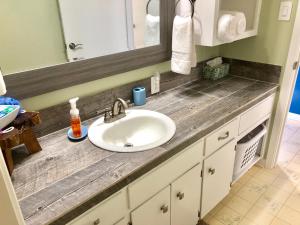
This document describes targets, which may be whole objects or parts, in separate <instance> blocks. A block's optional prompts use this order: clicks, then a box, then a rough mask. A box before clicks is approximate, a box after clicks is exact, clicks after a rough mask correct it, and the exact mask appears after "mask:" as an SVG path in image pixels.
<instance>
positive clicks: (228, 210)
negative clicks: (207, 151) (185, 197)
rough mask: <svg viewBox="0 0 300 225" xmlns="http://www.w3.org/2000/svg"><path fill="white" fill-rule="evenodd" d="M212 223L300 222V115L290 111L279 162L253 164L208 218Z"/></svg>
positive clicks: (278, 224)
mask: <svg viewBox="0 0 300 225" xmlns="http://www.w3.org/2000/svg"><path fill="white" fill-rule="evenodd" d="M205 222H206V223H208V224H209V225H300V116H296V115H294V114H290V115H289V117H288V121H287V124H286V127H285V132H284V137H283V142H282V146H281V151H280V154H279V160H278V166H277V167H276V168H275V169H272V170H269V169H264V168H261V167H259V166H254V167H253V168H252V169H251V170H249V171H248V172H247V173H246V174H245V175H244V176H243V177H242V178H241V179H240V180H239V181H238V182H236V183H235V184H234V185H233V187H232V190H231V192H230V194H229V195H228V196H227V197H226V198H225V199H224V200H223V201H222V202H221V203H220V204H219V205H217V206H216V207H215V209H213V210H212V211H211V212H210V213H209V214H208V215H207V216H206V218H205Z"/></svg>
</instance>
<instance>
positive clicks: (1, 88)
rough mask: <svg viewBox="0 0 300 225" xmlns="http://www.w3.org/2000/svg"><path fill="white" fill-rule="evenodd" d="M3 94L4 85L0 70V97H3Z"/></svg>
mask: <svg viewBox="0 0 300 225" xmlns="http://www.w3.org/2000/svg"><path fill="white" fill-rule="evenodd" d="M5 94H6V85H5V82H4V79H3V75H2V72H1V68H0V95H5Z"/></svg>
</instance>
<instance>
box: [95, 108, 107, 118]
mask: <svg viewBox="0 0 300 225" xmlns="http://www.w3.org/2000/svg"><path fill="white" fill-rule="evenodd" d="M110 113H111V109H110V108H105V109H101V110H97V111H96V115H97V116H101V115H104V116H105V115H108V114H110Z"/></svg>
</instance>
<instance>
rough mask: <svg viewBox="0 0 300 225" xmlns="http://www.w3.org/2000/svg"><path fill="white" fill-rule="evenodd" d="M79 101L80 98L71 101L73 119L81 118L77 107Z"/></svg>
mask: <svg viewBox="0 0 300 225" xmlns="http://www.w3.org/2000/svg"><path fill="white" fill-rule="evenodd" d="M78 100H79V98H78V97H76V98H72V99H70V100H69V102H70V105H71V110H70V114H71V116H72V117H73V116H74V117H75V116H79V110H78V109H77V106H76V104H77V101H78Z"/></svg>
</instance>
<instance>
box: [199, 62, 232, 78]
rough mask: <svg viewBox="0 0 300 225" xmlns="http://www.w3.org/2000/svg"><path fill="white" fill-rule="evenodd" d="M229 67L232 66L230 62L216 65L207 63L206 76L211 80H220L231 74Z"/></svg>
mask: <svg viewBox="0 0 300 225" xmlns="http://www.w3.org/2000/svg"><path fill="white" fill-rule="evenodd" d="M229 68H230V66H229V64H228V63H223V64H221V65H218V66H215V67H211V66H209V65H205V66H204V69H203V72H204V78H205V79H209V80H218V79H220V78H223V77H225V76H227V75H228V74H229Z"/></svg>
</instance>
